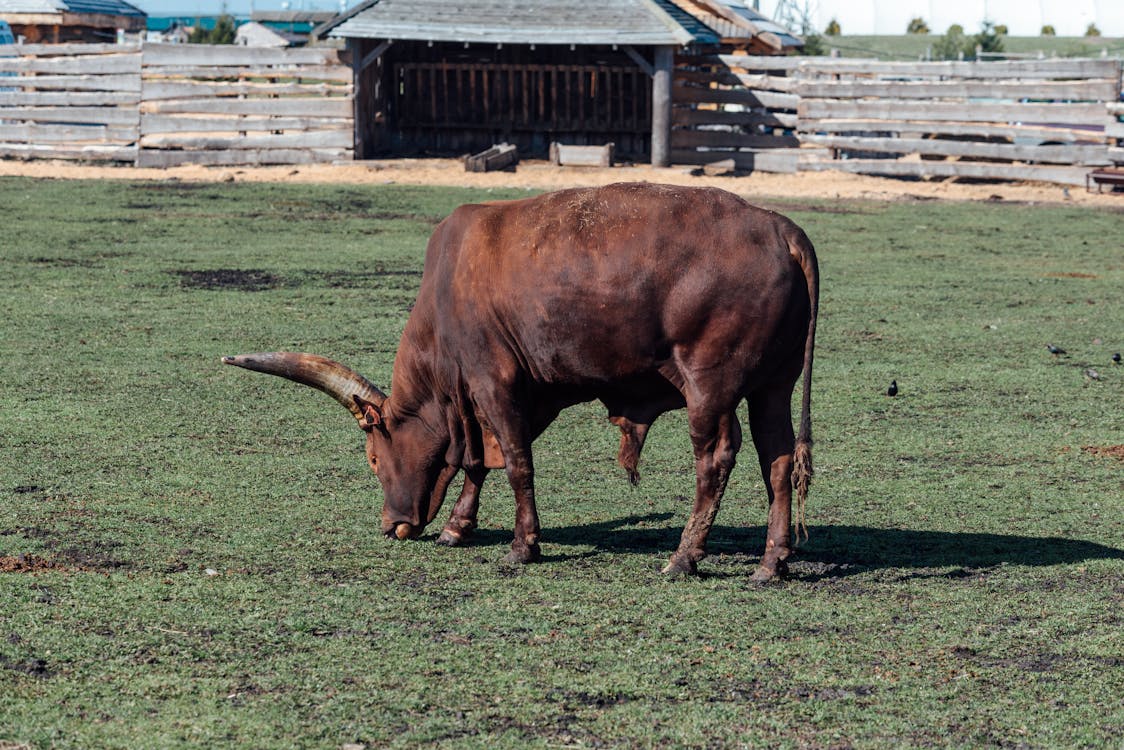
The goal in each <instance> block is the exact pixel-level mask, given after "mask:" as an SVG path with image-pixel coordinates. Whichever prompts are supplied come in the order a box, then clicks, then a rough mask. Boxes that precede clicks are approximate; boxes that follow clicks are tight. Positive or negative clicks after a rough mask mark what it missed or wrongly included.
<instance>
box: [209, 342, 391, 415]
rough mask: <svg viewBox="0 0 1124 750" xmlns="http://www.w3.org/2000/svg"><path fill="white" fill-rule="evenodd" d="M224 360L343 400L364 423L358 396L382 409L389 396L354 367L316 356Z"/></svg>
mask: <svg viewBox="0 0 1124 750" xmlns="http://www.w3.org/2000/svg"><path fill="white" fill-rule="evenodd" d="M222 361H223V364H227V365H234V366H235V367H244V368H246V369H247V370H256V371H257V372H264V373H267V374H269V375H277V376H279V377H282V378H287V379H288V380H292V381H295V382H297V383H302V384H304V385H309V386H312V387H313V388H316V389H317V390H320V391H323V392H324V393H327V394H328V395H329V396H331V397H332V398H334V399H335V400H336V401H339V402H340V403H341V404H343V406H344V407H345V408H346V409H347V410H348V411H349V412H351V415H352V416H353V417H355V418H356V419H357V420H360V421H362V419H363V416H364V415H363V412H362V411H361V410H360V408H359V405H358V404H356V403H355V396H358V397H359V398H361V399H363V400H364V401H370V402H371V403H373V404H374V405H375V406H380V407H381V406H382V404H383V402H384V401H386V394H385V393H383V392H382V391H380V390H379V389H378V388H376V387H375V386H374V385H373V384H372V383H371V381H369V380H367V379H366V378H365V377H363V376H362V375H360V374H359V373H357V372H355V371H354V370H352V369H351V368H350V367H345V366H344V365H341V364H340V363H339V362H336V361H334V360H331V359H328V358H327V357H321V356H318V355H316V354H303V353H300V352H259V353H258V354H239V355H237V356H234V357H223V358H222Z"/></svg>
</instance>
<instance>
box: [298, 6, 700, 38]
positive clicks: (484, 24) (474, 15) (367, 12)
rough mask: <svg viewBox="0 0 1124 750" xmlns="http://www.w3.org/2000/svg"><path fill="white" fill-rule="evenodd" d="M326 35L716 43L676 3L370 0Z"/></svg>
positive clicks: (334, 23)
mask: <svg viewBox="0 0 1124 750" xmlns="http://www.w3.org/2000/svg"><path fill="white" fill-rule="evenodd" d="M326 30H327V32H328V36H332V37H345V38H347V37H350V38H366V39H414V40H419V41H435V42H490V43H506V44H582V45H588V44H636V45H685V44H694V43H701V44H714V43H716V42H717V41H718V37H717V36H716V35H715V34H714V32H713V31H711V30H710V29H709V28H707V27H706V26H705V25H704V24H703V23H702V22H701V21H699V20H698V19H696V18H694V17H693V16H691V15H690V14H688V13H686V12H684V11H682V10H680V9H679V8H677V7H676V6H675V5H674V4H672V3H671V2H670V0H598V2H596V3H589V2H569V3H566V2H558V0H459V2H456V3H449V2H448V0H369V2H366V3H363V4H361V5H359V6H357V7H356V8H354V9H352V10H351V11H350V12H348V13H345V14H343V15H342V16H339V17H337V18H336V20H334V21H332V22H330V23H329V24H328V26H327V29H326ZM320 33H321V34H323V31H321V32H320Z"/></svg>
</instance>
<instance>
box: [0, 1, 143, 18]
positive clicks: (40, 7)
mask: <svg viewBox="0 0 1124 750" xmlns="http://www.w3.org/2000/svg"><path fill="white" fill-rule="evenodd" d="M0 13H91V14H98V15H105V16H141V17H144V16H145V12H144V11H143V10H141V9H140V8H137V7H136V6H135V5H131V4H129V3H126V2H124V1H123V0H0Z"/></svg>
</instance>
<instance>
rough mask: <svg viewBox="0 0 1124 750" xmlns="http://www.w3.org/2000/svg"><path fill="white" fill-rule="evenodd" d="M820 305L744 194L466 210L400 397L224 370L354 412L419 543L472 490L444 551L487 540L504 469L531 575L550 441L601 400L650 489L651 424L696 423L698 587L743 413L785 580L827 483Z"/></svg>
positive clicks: (437, 254)
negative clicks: (794, 538)
mask: <svg viewBox="0 0 1124 750" xmlns="http://www.w3.org/2000/svg"><path fill="white" fill-rule="evenodd" d="M818 287H819V272H818V268H817V263H816V256H815V251H814V250H813V249H812V245H811V243H810V242H809V241H808V238H807V237H806V236H805V234H804V232H803V231H801V229H800V228H799V227H797V226H796V225H795V224H793V223H792V222H791V221H789V220H788V219H786V218H784V217H783V216H780V215H778V214H775V213H772V212H770V211H765V210H763V209H759V208H755V207H753V206H750V205H749V204H747V203H746V202H745V201H744V200H742V199H741V198H739V197H737V196H735V195H732V194H730V193H727V192H725V191H722V190H716V189H698V188H684V187H674V186H667V185H652V184H647V183H621V184H617V185H610V186H607V187H601V188H590V189H576V190H563V191H560V192H556V193H550V194H547V195H542V196H539V197H536V198H529V199H526V200H519V201H507V202H496V203H486V204H481V205H467V206H461V207H460V208H458V209H457V210H456V211H454V212H453V214H452V215H451V216H449V218H447V219H445V221H443V222H442V223H441V224H440V226H438V227H437V229H436V230H435V231H434V233H433V236H432V237H431V238H430V241H429V245H428V248H427V250H426V257H425V271H424V274H423V276H422V283H421V290H420V291H419V293H418V298H417V302H416V304H415V305H414V308H413V311H412V312H411V313H410V318H409V320H408V321H407V323H406V328H405V331H404V332H403V334H402V340H401V342H400V344H399V348H398V354H397V358H396V359H395V364H394V374H393V378H392V382H391V392H390V395H389V396H387V395H385V394H383V393H382V392H381V391H380V390H379V389H378V388H376V387H375V386H374V385H372V384H371V383H370V382H369V381H367V380H366V379H365V378H363V377H362V376H361V375H359V374H358V373H356V372H354V371H352V370H350V369H348V368H347V367H344V366H343V365H341V364H339V363H337V362H333V361H331V360H328V359H324V358H322V357H317V356H315V355H309V354H295V353H288V352H271V353H263V354H248V355H240V356H237V357H226V358H224V360H223V361H224V362H226V363H227V364H233V365H238V366H240V367H246V368H249V369H252V370H258V371H261V372H266V373H270V374H273V375H279V376H282V377H285V378H289V379H290V380H295V381H297V382H300V383H304V384H306V385H311V386H313V387H316V388H319V389H320V390H323V391H325V392H326V393H328V394H330V395H331V396H333V397H334V398H335V399H336V400H337V401H339V402H340V403H341V404H343V405H344V406H345V407H347V409H348V410H349V411H350V412H351V413H352V415H353V416H354V417H355V418H356V420H357V421H358V423H359V426H360V427H361V428H362V429H363V430H364V431H365V432H366V433H367V446H366V448H367V457H368V459H369V461H370V463H371V466H372V468H373V469H374V471H375V473H376V475H377V476H378V478H379V481H380V483H381V484H382V488H383V493H384V505H383V513H382V527H383V532H384V533H385V534H386V535H387V536H397V537H398V538H399V539H405V538H414V537H416V536H418V535H419V534H420V533H421V531H422V529H423V528H424V527H425V525H426V524H427V523H429V522H430V521H432V520H433V518H434V517H435V516H436V514H437V512H438V509H439V508H440V505H441V503H442V501H443V499H444V496H445V492H446V490H447V489H448V486H449V484H450V483H451V481H452V479H453V477H454V476H455V475H456V473H457V472H458V470H464V473H465V483H464V489H463V490H462V492H461V495H460V498H459V499H458V501H457V503H456V505H455V507H454V508H453V512H452V516H451V517H450V519H449V522H448V523H447V524H446V525H445V528H444V529H443V531H442V533H441V536H440V537H439V539H438V541H439V542H441V543H444V544H458V543H460V542H461V541H462V540H463V539H464V538H465V537H466V536H467V534H468V533H469V532H470V531H471V530H472V529H473V528H474V527H475V525H476V513H477V507H478V501H479V492H480V486H481V484H482V483H483V481H484V477H485V476H486V474H487V472H488V469H489V468H500V467H503V468H505V469H506V471H507V477H508V480H509V482H510V483H511V487H512V490H513V491H514V494H515V503H516V508H515V540H514V542H512V545H511V552H510V554H509V555H508V556H507V559H508V560H510V561H514V562H531V561H534V560H536V559H537V558H538V557H539V517H538V511H537V510H536V507H535V487H534V476H535V471H534V463H533V461H532V454H531V444H532V442H533V440H534V439H535V438H536V437H537V436H538V435H539V434H540V433H541V432H542V431H543V430H544V429H545V428H546V427H547V425H549V424H550V423H551V422H552V421H553V420H554V418H555V417H556V416H557V415H558V413H559V412H560V411H561V410H562V409H564V408H565V407H567V406H570V405H572V404H576V403H579V402H582V401H590V400H594V399H599V400H600V401H601V402H603V403H604V404H605V406H606V407H607V408H608V411H609V418H610V420H611V421H612V422H613V423H614V424H616V425H617V426H619V427H620V428H621V432H622V436H621V451H620V460H621V463H622V464H623V465H624V466H625V468H626V469H627V470H628V471H629V475H630V477H631V478H633V479H634V480H635V476H636V465H637V461H638V460H639V455H640V450H641V448H642V446H643V443H644V438H645V436H646V435H647V432H648V429H649V427H650V426H651V424H652V422H653V421H654V420H655V419H656V418H657V417H658V416H659V415H660V414H662V413H664V412H666V411H669V410H671V409H677V408H680V407H683V406H686V407H687V418H688V422H689V425H690V433H691V442H692V445H693V446H694V454H695V471H696V488H695V503H694V508H693V509H692V511H691V516H690V519H689V520H688V521H687V525H686V527H685V528H684V530H683V535H682V539H681V541H680V543H679V548H678V549H677V550H676V551H675V553H674V554H673V555H672V556H671V561H670V562H669V563H668V565H667V567H666V568H665V569H664V572H668V573H693V572H695V570H696V564H697V562H698V561H699V560H701V559H702V558H703V557H704V556H705V554H706V553H705V548H706V539H707V535H708V534H709V532H710V528H711V525H712V523H713V522H714V517H715V514H716V513H717V511H718V505H719V502H720V500H721V498H722V493H723V491H724V490H725V487H726V481H727V478H728V477H729V474H730V471H731V470H732V469H733V467H734V459H735V456H736V455H737V452H738V449H739V448H740V447H741V439H742V436H741V427H740V425H739V421H738V418H737V416H736V413H735V411H736V408H737V406H738V404H740V403H741V401H742V400H743V399H744V400H745V401H746V402H747V403H748V410H749V426H750V432H751V434H752V436H753V442H754V444H755V445H756V448H757V455H758V460H759V463H760V467H761V472H762V475H763V476H764V479H765V484H766V488H767V490H768V494H769V521H768V532H767V539H766V546H765V554H764V557H763V558H762V561H761V566H760V568H758V570H757V571H756V572H755V573H754V577H755V578H757V579H759V580H767V579H769V578H772V577H773V576H775V575H777V574H778V573H783V572H784V569H785V563H784V560H785V558H786V557H788V556H789V554H790V526H791V520H792V518H791V516H792V510H791V501H792V491H793V487H794V486H795V488H796V492H797V502H798V507H800V508H802V506H803V502H804V498H805V496H806V493H807V488H808V483H809V481H810V479H811V475H812V464H811V416H810V396H811V371H812V351H813V346H814V340H815V329H816V311H817V306H818V298H819V292H818ZM801 373H803V376H804V386H803V398H802V404H801V410H800V430H799V435H798V436H796V437H795V439H794V436H793V430H792V416H791V408H790V404H791V399H792V392H793V388H794V386H795V384H796V381H797V379H798V378H799V377H800V375H801Z"/></svg>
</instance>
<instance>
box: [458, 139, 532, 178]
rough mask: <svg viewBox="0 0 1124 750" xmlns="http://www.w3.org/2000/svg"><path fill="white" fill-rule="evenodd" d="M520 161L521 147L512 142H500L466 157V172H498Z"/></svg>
mask: <svg viewBox="0 0 1124 750" xmlns="http://www.w3.org/2000/svg"><path fill="white" fill-rule="evenodd" d="M518 163H519V149H518V148H516V147H515V146H513V145H512V144H510V143H500V144H498V145H495V146H492V147H491V148H489V149H485V150H484V151H481V152H480V153H478V154H473V155H471V156H469V157H466V158H465V160H464V171H466V172H496V171H499V170H501V169H507V168H508V167H514V166H515V165H516V164H518Z"/></svg>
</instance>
